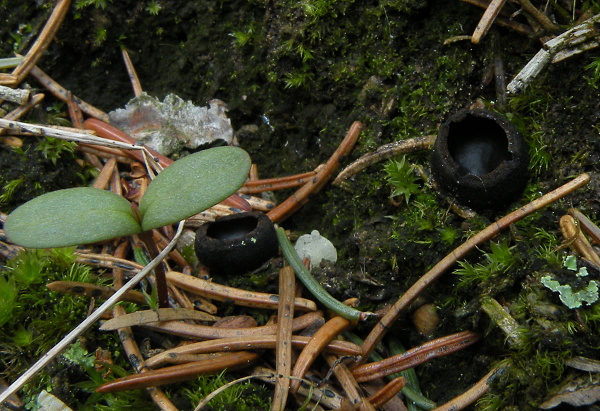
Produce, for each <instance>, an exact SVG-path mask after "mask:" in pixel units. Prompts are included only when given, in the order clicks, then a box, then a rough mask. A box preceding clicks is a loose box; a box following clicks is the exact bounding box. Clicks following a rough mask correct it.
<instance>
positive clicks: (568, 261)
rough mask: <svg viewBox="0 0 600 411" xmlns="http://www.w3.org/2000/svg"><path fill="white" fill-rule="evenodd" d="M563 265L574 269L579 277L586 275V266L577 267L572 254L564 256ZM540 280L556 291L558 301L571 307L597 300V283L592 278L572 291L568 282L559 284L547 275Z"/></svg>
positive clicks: (589, 303)
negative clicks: (583, 285)
mask: <svg viewBox="0 0 600 411" xmlns="http://www.w3.org/2000/svg"><path fill="white" fill-rule="evenodd" d="M563 266H564V267H565V268H566V269H568V270H570V271H576V272H577V273H576V274H575V275H576V276H577V277H580V278H581V277H586V276H587V275H588V272H587V268H585V267H580V268H579V269H578V268H577V260H576V258H575V257H574V256H572V255H570V256H568V257H567V258H565V261H564V263H563ZM541 282H542V284H544V286H546V288H549V289H550V290H552V291H554V292H555V293H558V294H559V298H560V301H562V302H563V304H564V305H566V306H567V307H569V308H571V309H573V308H579V307H581V306H582V304H583V303H587V305H592V304H593V303H595V302H596V301H598V283H597V282H596V281H594V280H591V281H590V282H589V283H588V284H587V285H586V286H585V287H583V288H581V289H580V290H578V291H573V288H572V287H571V286H570V285H569V284H561V283H559V282H558V281H556V280H555V279H553V278H552V277H550V276H549V275H547V276H544V277H542V278H541Z"/></svg>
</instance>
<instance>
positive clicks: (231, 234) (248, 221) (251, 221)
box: [206, 216, 258, 241]
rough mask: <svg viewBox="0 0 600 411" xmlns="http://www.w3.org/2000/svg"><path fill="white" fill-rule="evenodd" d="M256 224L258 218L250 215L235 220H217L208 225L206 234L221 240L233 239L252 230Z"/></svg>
mask: <svg viewBox="0 0 600 411" xmlns="http://www.w3.org/2000/svg"><path fill="white" fill-rule="evenodd" d="M257 225H258V220H257V219H256V218H254V217H250V216H248V217H244V218H240V219H237V220H228V221H218V220H217V221H215V222H214V223H213V224H211V225H210V226H209V228H208V230H207V231H206V235H207V236H208V237H212V238H215V239H217V240H221V241H235V240H239V239H241V238H244V237H245V236H247V235H248V234H249V233H251V232H252V231H254V230H255V229H256V227H257Z"/></svg>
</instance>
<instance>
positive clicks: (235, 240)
mask: <svg viewBox="0 0 600 411" xmlns="http://www.w3.org/2000/svg"><path fill="white" fill-rule="evenodd" d="M194 249H195V251H196V255H197V256H198V260H200V262H201V263H202V264H204V265H206V266H207V267H208V269H209V270H210V271H211V272H214V273H218V274H235V273H243V272H246V271H250V270H254V269H256V268H258V267H260V266H261V265H262V264H264V263H265V262H266V261H267V260H269V259H270V258H271V257H273V256H275V254H277V251H278V249H279V244H278V242H277V234H276V233H275V227H274V226H273V222H272V221H271V220H270V219H269V217H267V216H266V215H265V214H263V213H260V212H257V211H251V212H247V213H237V214H231V215H228V216H225V217H221V218H218V219H216V220H215V221H213V222H210V223H206V224H203V225H202V226H200V228H199V229H198V230H197V231H196V240H195V242H194Z"/></svg>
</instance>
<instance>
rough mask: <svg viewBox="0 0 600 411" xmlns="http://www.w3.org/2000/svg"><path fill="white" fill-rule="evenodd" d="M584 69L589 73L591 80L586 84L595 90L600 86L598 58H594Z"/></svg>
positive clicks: (599, 59) (599, 62)
mask: <svg viewBox="0 0 600 411" xmlns="http://www.w3.org/2000/svg"><path fill="white" fill-rule="evenodd" d="M585 68H586V70H589V71H591V73H590V74H591V78H589V79H588V80H587V82H588V84H589V85H590V86H592V87H593V88H596V89H597V88H598V86H599V84H600V57H595V58H594V60H593V61H592V62H591V63H590V64H588V65H587V66H585Z"/></svg>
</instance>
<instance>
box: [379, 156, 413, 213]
mask: <svg viewBox="0 0 600 411" xmlns="http://www.w3.org/2000/svg"><path fill="white" fill-rule="evenodd" d="M384 171H385V173H386V177H385V178H386V180H387V182H388V183H389V184H390V185H391V186H392V188H393V190H394V191H392V194H391V197H397V196H401V197H402V196H403V197H404V199H405V200H406V204H408V201H409V200H410V197H411V196H412V195H413V194H418V193H419V191H420V187H419V185H418V184H417V183H416V181H417V180H418V179H419V178H418V177H417V176H415V173H414V167H413V166H412V165H410V164H409V163H408V162H407V161H406V156H402V158H400V159H399V160H390V161H388V162H387V163H386V164H385V167H384Z"/></svg>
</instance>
